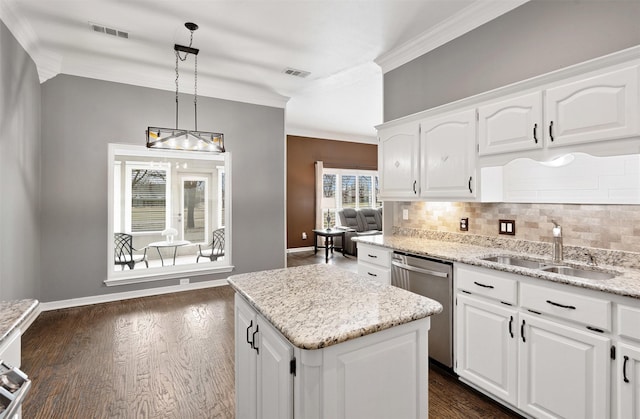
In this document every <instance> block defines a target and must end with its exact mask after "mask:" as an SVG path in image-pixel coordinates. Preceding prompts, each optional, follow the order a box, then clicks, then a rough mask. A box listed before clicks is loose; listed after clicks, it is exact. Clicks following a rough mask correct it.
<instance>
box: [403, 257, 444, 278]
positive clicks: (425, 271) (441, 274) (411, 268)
mask: <svg viewBox="0 0 640 419" xmlns="http://www.w3.org/2000/svg"><path fill="white" fill-rule="evenodd" d="M391 264H392V265H393V266H396V267H398V268H400V269H406V270H407V271H411V272H417V273H420V274H425V275H431V276H437V277H438V278H448V277H449V274H448V273H446V272H438V271H431V270H428V269H422V268H417V267H415V266H411V265H407V264H405V263H400V262H396V261H395V260H394V261H391Z"/></svg>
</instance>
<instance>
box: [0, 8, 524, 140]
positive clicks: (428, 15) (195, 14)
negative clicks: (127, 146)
mask: <svg viewBox="0 0 640 419" xmlns="http://www.w3.org/2000/svg"><path fill="white" fill-rule="evenodd" d="M526 1H527V0H351V1H350V0H281V1H276V0H248V1H238V0H214V1H211V0H209V1H205V0H200V1H193V0H127V1H118V0H0V18H1V19H2V21H3V22H4V23H5V24H6V25H7V26H8V27H9V29H10V30H11V32H12V33H13V34H14V35H15V36H16V38H17V39H18V41H19V42H20V43H21V44H22V45H23V47H24V48H25V49H26V50H27V51H28V52H29V54H30V55H31V56H32V58H33V59H34V61H35V62H36V65H37V67H38V73H39V75H40V80H41V81H42V82H44V81H45V80H47V79H49V78H51V77H54V76H55V75H57V74H60V73H64V74H70V75H77V76H83V77H91V78H96V79H101V80H109V81H114V82H120V83H128V84H134V85H140V86H146V87H154V88H161V89H167V90H175V70H174V68H175V55H174V51H173V45H174V44H175V43H177V44H182V45H188V44H189V31H188V30H187V29H186V28H185V27H184V23H185V22H195V23H197V24H198V25H199V29H198V30H197V31H195V32H194V36H193V47H195V48H199V49H200V53H199V55H198V94H199V95H206V96H212V97H219V98H223V99H231V100H238V101H243V102H249V103H255V104H261V105H267V106H278V107H285V108H286V127H285V130H286V133H287V134H294V135H307V136H315V137H320V138H334V139H345V140H354V141H364V142H373V141H374V140H375V129H374V126H375V125H376V124H379V123H381V122H382V74H383V70H384V71H387V70H389V69H392V68H394V67H397V66H399V65H401V64H403V63H404V62H407V61H409V60H411V59H413V58H415V57H417V56H419V55H421V54H424V53H425V52H428V50H430V49H433V48H436V47H437V46H439V45H441V44H443V43H445V42H447V41H449V40H451V39H453V38H455V37H457V36H460V35H461V34H463V33H465V32H467V31H469V30H471V29H473V28H475V27H477V26H479V25H481V24H483V23H485V22H487V21H489V20H491V19H493V18H495V17H497V16H499V15H501V14H503V13H505V12H507V11H509V10H511V9H513V8H515V7H517V6H519V5H521V4H522V3H524V2H526ZM93 25H98V26H104V27H107V28H110V29H114V30H115V32H114V33H115V35H109V34H106V33H101V32H97V31H96V30H95V29H94V27H93ZM122 33H126V34H127V37H126V38H125V37H123V36H122ZM118 35H121V36H118ZM381 67H382V68H381ZM287 68H293V69H297V70H303V71H305V72H309V75H308V76H307V77H304V78H301V77H294V76H291V75H287V74H285V73H284V70H285V69H287ZM193 70H194V68H193V61H192V60H191V61H188V62H185V63H184V64H181V67H180V91H182V92H186V93H193Z"/></svg>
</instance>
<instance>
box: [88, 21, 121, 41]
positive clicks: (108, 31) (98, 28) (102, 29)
mask: <svg viewBox="0 0 640 419" xmlns="http://www.w3.org/2000/svg"><path fill="white" fill-rule="evenodd" d="M89 27H90V28H91V30H92V31H94V32H99V33H103V34H105V35H111V36H115V37H118V38H124V39H129V32H126V31H121V30H120V29H114V28H110V27H108V26H105V25H102V24H100V23H93V22H89Z"/></svg>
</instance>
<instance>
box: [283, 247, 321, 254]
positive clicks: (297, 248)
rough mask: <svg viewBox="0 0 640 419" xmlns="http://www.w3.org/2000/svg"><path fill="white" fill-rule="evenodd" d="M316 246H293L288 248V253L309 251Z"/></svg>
mask: <svg viewBox="0 0 640 419" xmlns="http://www.w3.org/2000/svg"><path fill="white" fill-rule="evenodd" d="M313 249H315V247H313V246H308V247H292V248H291V249H287V253H300V252H308V251H309V250H313Z"/></svg>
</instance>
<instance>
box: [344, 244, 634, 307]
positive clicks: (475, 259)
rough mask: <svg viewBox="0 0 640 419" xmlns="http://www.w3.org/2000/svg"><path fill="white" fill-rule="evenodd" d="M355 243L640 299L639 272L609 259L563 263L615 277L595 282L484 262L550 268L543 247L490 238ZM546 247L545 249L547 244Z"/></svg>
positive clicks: (548, 259) (566, 261) (549, 261)
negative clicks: (503, 258) (500, 259)
mask: <svg viewBox="0 0 640 419" xmlns="http://www.w3.org/2000/svg"><path fill="white" fill-rule="evenodd" d="M355 240H356V241H358V242H362V243H368V244H373V245H376V246H381V247H386V248H389V249H393V250H397V251H401V252H407V253H412V254H417V255H423V256H429V257H433V258H437V259H445V260H450V261H453V262H461V263H465V264H468V265H476V266H482V267H485V268H491V269H495V270H499V271H504V272H511V273H515V274H520V275H526V276H529V277H534V278H539V279H542V280H547V281H552V282H558V283H562V284H568V285H573V286H577V287H582V288H587V289H592V290H597V291H602V292H607V293H611V294H617V295H621V296H625V297H633V298H639V299H640V269H633V268H630V267H626V266H623V265H622V264H621V263H616V262H617V261H616V259H615V257H609V258H608V259H607V258H605V257H604V256H602V257H600V258H599V259H598V260H600V262H598V266H597V267H593V266H590V265H588V264H587V263H583V262H580V261H574V260H571V259H567V258H565V260H564V261H563V262H562V263H561V264H562V265H566V266H571V267H574V268H579V269H585V270H600V271H605V272H610V273H613V274H615V275H616V276H615V277H614V278H611V279H606V280H592V279H583V278H578V277H574V276H567V275H561V274H556V273H551V272H545V271H541V270H538V269H528V268H522V267H518V266H511V265H505V264H502V263H497V262H489V261H485V260H482V258H486V257H490V256H498V255H508V256H515V257H519V258H524V259H530V260H536V261H545V262H548V263H549V264H551V257H550V253H549V252H547V253H546V254H544V253H543V254H541V252H540V245H539V244H537V243H536V242H524V241H521V242H519V243H517V245H515V244H516V243H515V242H514V246H512V247H509V248H504V247H499V246H495V247H494V246H492V245H491V243H490V241H491V239H490V238H485V240H486V241H487V242H488V243H487V245H478V244H469V243H464V242H461V241H448V240H434V239H429V238H424V237H412V236H404V235H396V234H394V235H385V236H364V237H358V238H356V239H355ZM523 243H524V244H523ZM543 245H545V246H546V243H544V244H543ZM545 250H546V247H545ZM602 254H603V255H604V254H605V253H604V252H602Z"/></svg>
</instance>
